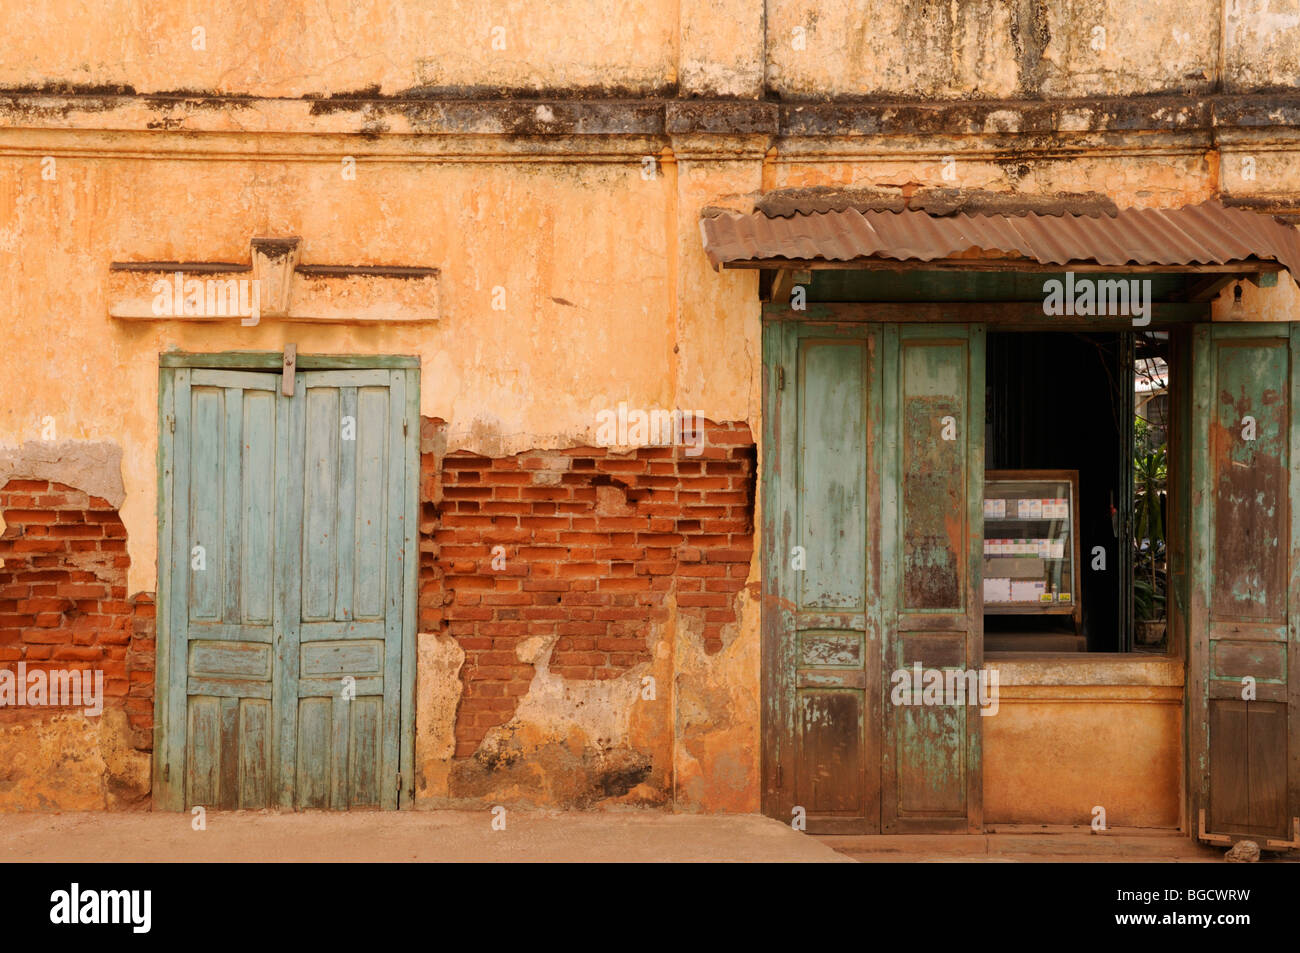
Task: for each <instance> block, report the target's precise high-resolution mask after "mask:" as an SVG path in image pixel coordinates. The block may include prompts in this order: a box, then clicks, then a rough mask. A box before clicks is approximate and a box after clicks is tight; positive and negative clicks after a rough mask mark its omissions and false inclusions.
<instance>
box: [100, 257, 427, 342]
mask: <svg viewBox="0 0 1300 953" xmlns="http://www.w3.org/2000/svg"><path fill="white" fill-rule="evenodd" d="M298 243H299V240H298V239H297V238H254V239H253V240H252V243H251V244H252V259H253V262H252V265H251V266H250V265H242V264H232V263H228V262H163V261H155V262H113V263H112V265H111V266H110V268H109V296H108V297H109V308H108V313H109V315H110V316H111V317H113V318H118V319H121V320H127V321H204V322H224V323H232V322H236V321H238V322H239V323H241V324H242V325H244V326H252V325H256V324H259V323H260V322H261V321H262V320H264V319H273V320H279V321H290V322H304V323H328V324H364V325H371V324H421V323H426V322H430V321H436V320H438V315H439V306H438V304H439V303H438V275H439V272H438V269H437V268H427V267H412V266H406V265H399V266H382V265H299V264H298Z"/></svg>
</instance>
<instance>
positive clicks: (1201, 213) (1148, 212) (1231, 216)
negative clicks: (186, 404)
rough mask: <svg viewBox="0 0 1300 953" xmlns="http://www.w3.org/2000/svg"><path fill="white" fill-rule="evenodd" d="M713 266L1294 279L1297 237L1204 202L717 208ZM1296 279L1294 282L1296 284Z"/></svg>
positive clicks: (1298, 266)
mask: <svg viewBox="0 0 1300 953" xmlns="http://www.w3.org/2000/svg"><path fill="white" fill-rule="evenodd" d="M700 228H701V231H702V233H703V236H704V251H705V254H707V255H708V258H709V261H710V263H711V264H712V265H713V267H714V268H715V269H716V268H718V267H720V266H723V265H734V264H738V263H743V262H754V261H768V260H773V259H788V260H791V261H828V262H846V261H854V260H858V259H872V258H876V259H890V260H896V261H936V260H939V259H951V258H959V257H965V256H968V255H969V254H970V253H972V252H975V253H979V254H983V255H986V256H999V255H1001V256H1007V255H1010V256H1018V257H1020V258H1024V259H1028V260H1030V261H1034V262H1037V263H1038V264H1041V265H1069V264H1073V263H1093V264H1097V265H1103V266H1114V267H1120V266H1129V265H1166V266H1173V265H1224V264H1228V263H1231V262H1244V261H1249V260H1252V259H1253V260H1263V261H1276V262H1279V263H1280V264H1282V265H1283V266H1284V267H1286V268H1287V269H1288V270H1289V271H1290V272H1291V274H1292V275H1293V276H1295V275H1300V232H1297V231H1296V229H1294V228H1292V227H1291V226H1288V225H1283V224H1281V223H1280V222H1278V221H1276V220H1274V219H1273V218H1272V217H1270V216H1268V215H1263V214H1260V213H1259V212H1249V211H1245V210H1243V209H1232V208H1227V207H1225V206H1224V205H1222V204H1221V203H1219V202H1213V201H1210V202H1202V203H1201V204H1200V205H1190V206H1186V207H1183V208H1170V209H1124V210H1122V211H1120V212H1118V213H1117V214H1115V215H1114V216H1113V217H1112V216H1107V215H1100V214H1099V215H1094V216H1088V215H1059V216H1057V215H1043V214H1038V213H1032V212H1031V213H1028V214H1024V215H971V214H966V213H962V214H957V215H933V214H929V213H927V212H925V211H919V210H915V209H908V210H905V211H884V210H880V211H876V210H866V211H860V210H858V209H855V208H845V209H840V210H837V211H828V212H817V213H812V214H795V215H791V216H790V217H788V218H769V217H768V216H767V215H764V214H763V213H761V212H754V213H752V214H749V215H746V214H743V213H740V212H720V213H718V214H714V215H711V216H706V217H704V218H702V219H701V220H700ZM1298 280H1300V279H1298Z"/></svg>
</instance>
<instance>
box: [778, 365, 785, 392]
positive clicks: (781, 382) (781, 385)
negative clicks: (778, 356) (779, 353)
mask: <svg viewBox="0 0 1300 953" xmlns="http://www.w3.org/2000/svg"><path fill="white" fill-rule="evenodd" d="M776 389H777V390H785V368H784V367H780V366H778V367H777V369H776Z"/></svg>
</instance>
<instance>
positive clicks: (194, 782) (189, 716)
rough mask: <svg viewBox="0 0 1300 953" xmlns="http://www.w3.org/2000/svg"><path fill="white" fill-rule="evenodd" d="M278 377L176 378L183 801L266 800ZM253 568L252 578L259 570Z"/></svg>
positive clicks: (176, 652)
mask: <svg viewBox="0 0 1300 953" xmlns="http://www.w3.org/2000/svg"><path fill="white" fill-rule="evenodd" d="M279 380H280V379H279V376H278V375H273V374H260V375H256V374H241V373H237V372H236V373H231V372H225V371H205V370H196V371H192V372H186V373H185V374H184V375H181V376H178V380H177V386H176V390H175V399H176V411H177V413H176V422H177V427H178V429H181V428H183V429H181V432H182V434H184V435H185V436H186V438H187V439H185V440H183V441H182V442H181V450H180V452H179V453H178V455H177V457H178V460H177V463H178V465H177V468H176V484H175V491H174V501H175V502H174V507H175V510H174V513H173V526H174V528H175V535H174V536H173V547H174V548H173V552H172V579H173V581H174V584H179V587H178V589H177V590H174V598H173V602H172V612H171V618H170V620H169V621H170V623H171V633H170V636H171V646H172V649H173V652H172V656H171V657H172V659H173V660H175V661H174V662H173V666H174V668H173V671H172V672H171V673H170V675H171V682H172V685H173V690H174V691H175V694H174V695H173V696H172V701H173V704H179V703H181V702H182V700H183V704H184V706H185V711H184V713H183V714H182V713H180V712H178V711H176V710H175V709H173V712H172V715H173V717H179V718H180V719H181V721H182V723H183V724H185V725H186V727H187V730H186V731H185V732H183V733H181V738H182V739H187V741H186V744H185V759H184V764H185V765H186V771H185V777H184V798H185V801H186V803H188V804H204V805H210V806H213V807H220V808H229V809H234V808H260V807H267V806H269V803H270V802H269V800H268V794H269V789H268V786H267V783H266V779H267V777H268V776H269V772H270V762H271V757H272V743H271V738H270V737H269V734H268V732H267V722H268V720H269V717H270V712H269V699H270V698H271V684H272V671H271V654H270V643H271V642H272V641H273V639H274V636H275V631H274V626H273V611H272V609H271V604H272V601H273V597H272V579H273V574H272V573H270V572H267V571H266V567H268V566H269V565H270V561H271V546H272V527H273V525H274V512H275V508H274V493H273V487H274V460H275V452H276V441H277V434H278V430H279V427H280V426H281V424H282V417H281V413H280V409H279V407H278V406H277V401H276V393H277V391H278V389H279ZM259 571H260V574H258V572H259Z"/></svg>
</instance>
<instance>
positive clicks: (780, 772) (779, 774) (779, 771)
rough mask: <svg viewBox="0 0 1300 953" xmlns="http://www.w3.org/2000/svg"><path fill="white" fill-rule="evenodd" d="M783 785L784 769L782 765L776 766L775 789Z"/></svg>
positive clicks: (779, 788)
mask: <svg viewBox="0 0 1300 953" xmlns="http://www.w3.org/2000/svg"><path fill="white" fill-rule="evenodd" d="M783 787H785V769H784V767H783V766H782V765H779V764H778V765H777V766H776V789H777V790H778V791H779V790H781V788H783Z"/></svg>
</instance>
